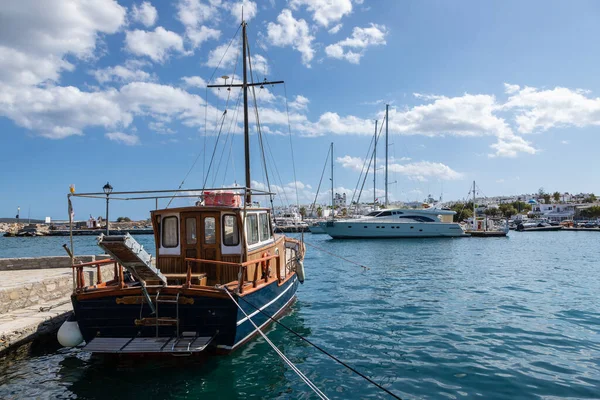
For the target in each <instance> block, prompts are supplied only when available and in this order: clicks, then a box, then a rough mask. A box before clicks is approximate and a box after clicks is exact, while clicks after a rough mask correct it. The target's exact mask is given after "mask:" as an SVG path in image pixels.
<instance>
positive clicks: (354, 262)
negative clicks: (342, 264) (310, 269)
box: [304, 242, 371, 271]
mask: <svg viewBox="0 0 600 400" xmlns="http://www.w3.org/2000/svg"><path fill="white" fill-rule="evenodd" d="M304 244H305V245H307V246H310V247H313V248H315V249H317V250H319V251H322V252H323V253H327V254H329V255H330V256H333V257H337V258H339V259H340V260H344V261H346V262H349V263H350V264H354V265H358V266H359V267H361V268H363V269H364V270H365V271H367V270H369V269H371V268H369V267H367V266H366V265H362V264H361V263H358V262H356V261H352V260H349V259H347V258H345V257H342V256H338V255H337V254H334V253H332V252H330V251H327V250H325V249H323V248H321V247H318V246H315V245H314V244H310V243H308V242H304Z"/></svg>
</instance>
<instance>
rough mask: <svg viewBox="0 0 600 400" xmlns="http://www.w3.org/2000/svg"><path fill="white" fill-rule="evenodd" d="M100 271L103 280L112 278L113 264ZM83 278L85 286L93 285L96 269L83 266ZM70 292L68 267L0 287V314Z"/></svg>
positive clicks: (70, 273) (50, 301)
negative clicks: (50, 273) (28, 281)
mask: <svg viewBox="0 0 600 400" xmlns="http://www.w3.org/2000/svg"><path fill="white" fill-rule="evenodd" d="M101 273H102V279H103V281H108V280H111V279H113V277H114V266H113V265H112V264H109V265H105V266H102V268H101ZM84 279H85V284H86V286H87V285H94V284H95V283H96V282H97V273H96V269H95V268H93V267H89V268H85V269H84ZM72 292H73V274H72V272H71V269H70V268H69V269H65V272H64V273H59V274H58V275H56V274H54V276H51V277H40V279H38V280H36V281H34V282H31V283H26V284H24V285H22V286H19V287H8V288H0V315H1V314H5V313H8V312H11V311H14V310H19V309H23V308H26V307H31V306H36V305H48V304H52V303H53V302H54V301H58V300H60V299H64V298H68V296H70V295H71V293H72Z"/></svg>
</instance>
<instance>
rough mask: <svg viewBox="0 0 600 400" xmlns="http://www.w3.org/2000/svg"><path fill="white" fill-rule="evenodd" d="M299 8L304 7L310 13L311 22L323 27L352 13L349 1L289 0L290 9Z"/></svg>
mask: <svg viewBox="0 0 600 400" xmlns="http://www.w3.org/2000/svg"><path fill="white" fill-rule="evenodd" d="M301 6H305V7H306V8H307V9H308V11H310V12H312V13H313V20H314V21H316V22H317V23H318V24H319V25H321V26H324V27H327V26H329V24H330V23H331V22H337V21H339V20H340V19H342V17H343V16H344V15H347V14H350V13H351V12H352V2H351V1H350V0H291V2H290V7H292V9H294V10H296V9H298V8H299V7H301Z"/></svg>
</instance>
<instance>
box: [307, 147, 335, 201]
mask: <svg viewBox="0 0 600 400" xmlns="http://www.w3.org/2000/svg"><path fill="white" fill-rule="evenodd" d="M329 153H331V146H329V150H327V157H325V164H324V165H323V172H321V179H319V186H317V194H316V195H315V201H313V203H312V204H311V206H310V212H311V213H312V212H313V210H314V209H315V204H317V198H318V197H319V190H321V183H322V182H323V176H324V175H325V169H327V161H328V160H329Z"/></svg>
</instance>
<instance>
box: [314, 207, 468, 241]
mask: <svg viewBox="0 0 600 400" xmlns="http://www.w3.org/2000/svg"><path fill="white" fill-rule="evenodd" d="M454 214H456V213H455V212H454V211H451V210H443V209H439V208H423V209H414V210H413V209H407V208H397V209H389V210H380V211H373V212H371V213H369V214H367V215H366V216H365V217H363V218H358V219H343V220H334V221H326V222H321V223H319V225H320V226H321V227H322V228H323V230H324V231H325V232H327V234H329V236H331V237H333V238H336V239H341V238H412V237H421V238H431V237H457V236H466V235H465V232H464V230H463V229H462V228H461V226H460V225H459V224H458V223H456V222H453V221H452V217H453V215H454Z"/></svg>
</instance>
